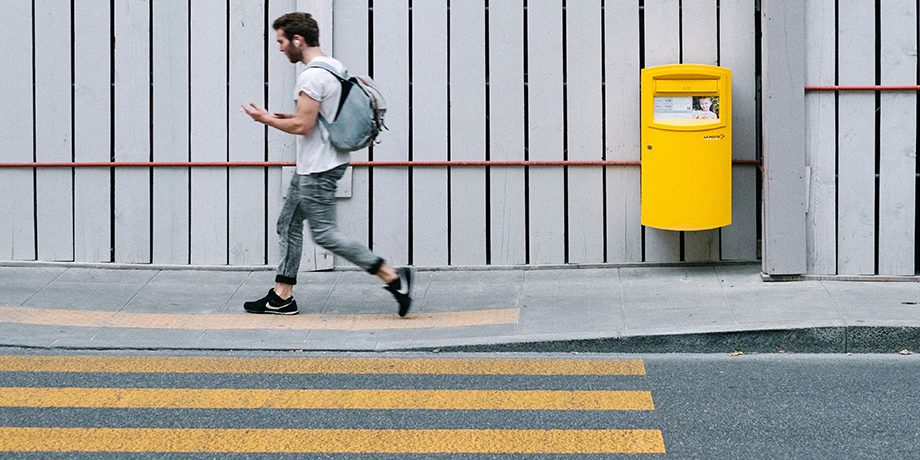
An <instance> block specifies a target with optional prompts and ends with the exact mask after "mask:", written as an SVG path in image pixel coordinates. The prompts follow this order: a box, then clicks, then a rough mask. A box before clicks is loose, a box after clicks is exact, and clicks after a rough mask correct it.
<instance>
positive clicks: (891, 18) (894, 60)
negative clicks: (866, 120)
mask: <svg viewBox="0 0 920 460" xmlns="http://www.w3.org/2000/svg"><path fill="white" fill-rule="evenodd" d="M881 8H882V11H881V12H880V14H881V16H882V17H881V24H882V47H881V54H882V56H881V58H882V62H881V65H882V69H881V71H882V81H881V83H882V84H883V85H905V84H908V85H909V84H914V83H915V82H916V81H917V3H916V2H914V1H907V0H886V1H884V2H882V4H881ZM881 99H882V100H881V102H882V105H881V114H880V116H881V126H880V130H881V131H880V133H879V142H880V144H881V145H880V153H881V156H880V158H879V209H878V214H879V217H878V274H879V275H913V274H914V254H915V248H916V238H917V236H916V235H915V229H916V226H915V225H916V224H915V221H916V210H917V202H916V201H917V200H916V197H917V193H916V188H917V186H916V184H917V179H916V172H917V131H916V126H917V93H916V92H914V91H911V92H906V93H905V92H899V93H882V96H881ZM910 128H913V129H910Z"/></svg>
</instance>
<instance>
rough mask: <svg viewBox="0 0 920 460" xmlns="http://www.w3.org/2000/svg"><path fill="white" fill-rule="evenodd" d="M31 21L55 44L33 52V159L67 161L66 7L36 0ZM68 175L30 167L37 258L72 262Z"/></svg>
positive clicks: (68, 79) (70, 143)
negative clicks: (36, 236)
mask: <svg viewBox="0 0 920 460" xmlns="http://www.w3.org/2000/svg"><path fill="white" fill-rule="evenodd" d="M35 22H36V24H41V25H42V26H41V27H40V29H42V30H43V32H42V33H41V37H42V41H43V42H45V41H47V42H48V43H54V44H55V45H54V46H39V47H38V48H36V52H35V124H36V126H40V127H41V129H39V130H36V136H35V159H36V160H37V161H70V160H71V154H72V153H73V138H72V133H71V127H72V126H71V119H72V117H71V75H70V70H71V66H70V63H71V60H70V46H68V45H69V44H70V27H71V24H70V5H69V4H63V5H62V4H61V3H60V2H57V1H54V0H37V1H36V2H35ZM20 65H22V64H20ZM16 112H18V110H17V111H16ZM72 174H73V172H72V171H71V170H70V169H39V170H37V171H36V174H35V191H36V201H35V203H36V207H35V209H36V213H37V229H38V259H39V260H59V261H71V260H73V196H72V195H71V187H72V183H73V176H72Z"/></svg>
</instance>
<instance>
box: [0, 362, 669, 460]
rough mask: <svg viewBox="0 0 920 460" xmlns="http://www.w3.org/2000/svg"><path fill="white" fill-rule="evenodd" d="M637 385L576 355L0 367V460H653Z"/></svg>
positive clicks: (624, 370)
mask: <svg viewBox="0 0 920 460" xmlns="http://www.w3.org/2000/svg"><path fill="white" fill-rule="evenodd" d="M643 376H645V366H644V363H643V362H642V361H641V360H622V359H596V358H582V357H574V356H573V357H552V358H533V357H520V356H517V357H508V358H504V357H503V358H492V357H484V358H480V357H475V358H471V357H470V356H469V355H464V356H451V357H432V356H431V355H425V356H421V357H420V356H419V355H404V356H398V357H393V356H348V355H337V356H327V355H309V356H297V357H290V356H284V357H230V356H219V357H205V356H150V355H147V356H124V355H118V356H115V355H79V356H77V355H5V356H0V457H3V458H15V457H16V455H17V454H23V453H62V452H69V453H98V454H100V455H102V454H105V455H112V458H119V457H118V454H119V453H147V454H151V455H154V456H155V455H156V454H165V453H177V454H178V453H184V454H199V453H208V454H215V455H217V454H257V453H261V454H283V453H294V454H308V453H313V454H388V455H391V456H398V455H401V454H403V455H418V454H426V455H435V454H470V455H472V454H522V455H535V454H556V455H563V456H565V455H572V456H578V455H582V454H663V453H665V452H666V450H665V442H664V436H663V433H662V431H661V430H660V429H657V428H656V427H654V426H647V425H648V422H647V420H646V421H642V420H641V417H639V418H638V419H636V414H648V413H650V412H651V411H654V410H655V405H654V401H653V398H652V391H651V390H650V389H648V388H643V385H642V378H643ZM564 414H568V415H569V419H572V418H573V417H574V418H575V419H576V421H578V420H579V419H578V417H580V416H582V415H583V414H590V415H591V416H592V417H594V418H593V419H592V420H600V422H594V423H591V424H587V425H586V424H585V423H584V422H580V423H581V426H578V423H574V424H573V423H568V422H566V420H567V419H566V417H565V416H563V415H564ZM572 414H574V415H572ZM570 421H571V420H570ZM588 425H590V426H588ZM151 458H154V457H151ZM389 458H391V457H389ZM573 458H574V457H573Z"/></svg>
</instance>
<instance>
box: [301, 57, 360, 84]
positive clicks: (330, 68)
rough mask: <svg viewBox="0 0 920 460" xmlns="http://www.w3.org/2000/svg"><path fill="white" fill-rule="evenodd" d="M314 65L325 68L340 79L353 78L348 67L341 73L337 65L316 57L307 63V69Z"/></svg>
mask: <svg viewBox="0 0 920 460" xmlns="http://www.w3.org/2000/svg"><path fill="white" fill-rule="evenodd" d="M313 67H317V68H320V69H325V70H327V71H329V73H331V74H332V75H335V78H337V79H339V81H347V80H348V79H349V78H351V76H350V75H349V74H348V69H345V70H343V71H342V73H339V71H338V70H337V69H336V68H335V67H333V66H332V65H330V64H329V63H328V62H323V61H317V60H316V59H314V60H312V61H310V63H309V64H307V69H309V68H313Z"/></svg>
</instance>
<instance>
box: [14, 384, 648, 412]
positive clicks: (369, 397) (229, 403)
mask: <svg viewBox="0 0 920 460" xmlns="http://www.w3.org/2000/svg"><path fill="white" fill-rule="evenodd" d="M0 406H3V407H89V408H153V409H163V408H194V409H259V408H272V409H431V410H593V411H602V410H654V408H655V405H654V403H653V402H652V394H651V392H649V391H562V390H537V391H534V390H261V389H246V390H239V389H167V388H12V387H6V388H0Z"/></svg>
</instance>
